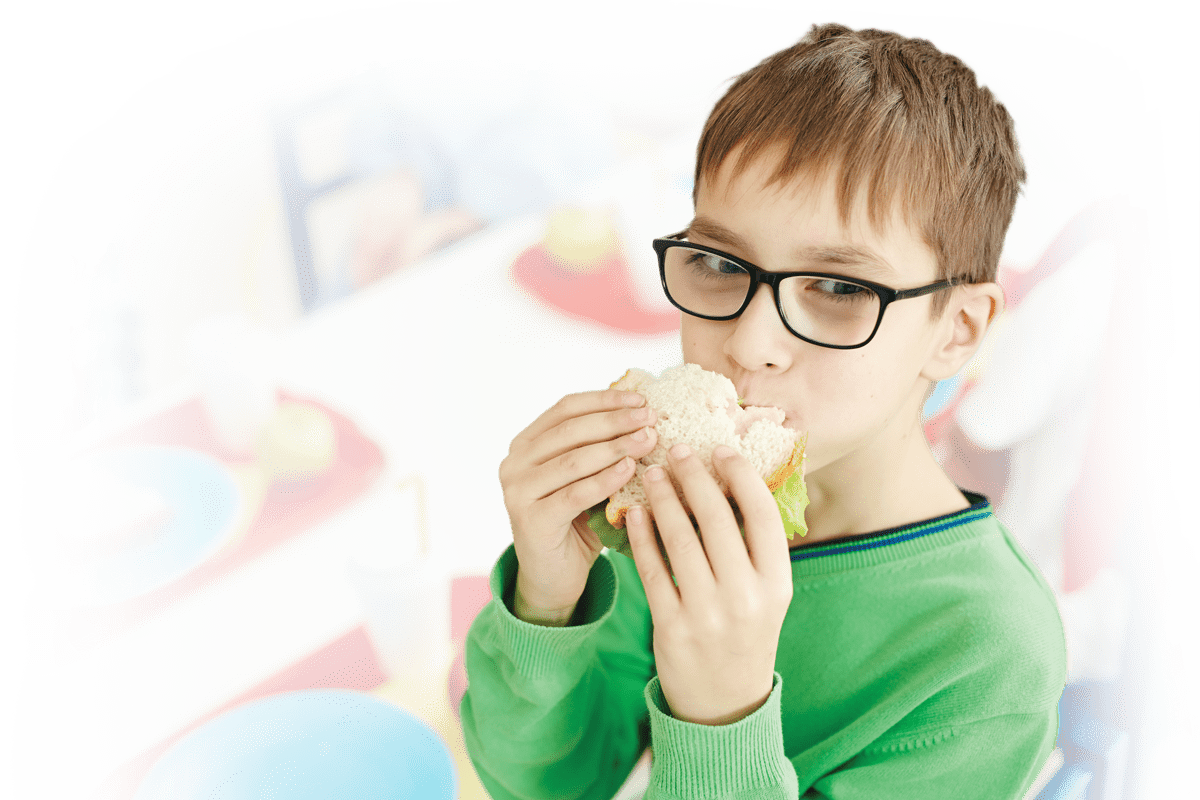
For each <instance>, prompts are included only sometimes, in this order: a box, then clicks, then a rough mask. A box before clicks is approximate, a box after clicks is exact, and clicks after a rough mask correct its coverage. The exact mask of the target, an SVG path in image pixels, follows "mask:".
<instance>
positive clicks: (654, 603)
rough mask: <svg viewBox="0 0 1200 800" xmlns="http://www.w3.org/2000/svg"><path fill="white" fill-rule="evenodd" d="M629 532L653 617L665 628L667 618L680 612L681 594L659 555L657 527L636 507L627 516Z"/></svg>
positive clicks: (661, 556)
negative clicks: (656, 537) (677, 611)
mask: <svg viewBox="0 0 1200 800" xmlns="http://www.w3.org/2000/svg"><path fill="white" fill-rule="evenodd" d="M625 532H626V534H627V535H628V536H629V547H630V549H631V550H633V562H634V564H636V565H637V571H638V576H639V577H640V578H641V579H642V588H643V589H644V590H645V592H646V602H648V603H649V604H650V614H651V616H653V618H654V620H655V624H662V623H663V621H664V620H665V619H666V617H667V615H670V614H672V613H674V612H675V611H676V609H678V608H679V602H680V601H679V590H678V589H677V588H676V587H675V582H674V581H673V580H672V579H671V573H670V570H668V569H667V565H666V563H665V562H664V561H663V555H662V553H661V552H660V551H659V548H658V543H657V541H656V539H655V535H654V525H653V523H652V522H651V521H650V518H649V515H648V514H647V513H646V511H645V509H643V508H642V507H641V506H634V507H633V508H631V509H629V511H628V512H627V513H626V514H625Z"/></svg>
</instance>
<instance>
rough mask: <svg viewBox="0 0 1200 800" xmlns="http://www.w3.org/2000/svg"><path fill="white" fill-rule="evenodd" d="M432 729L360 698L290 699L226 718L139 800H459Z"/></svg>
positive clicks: (177, 750)
mask: <svg viewBox="0 0 1200 800" xmlns="http://www.w3.org/2000/svg"><path fill="white" fill-rule="evenodd" d="M457 796H458V778H457V774H456V772H455V767H454V760H453V758H452V757H451V756H450V752H449V750H447V748H446V746H445V744H444V743H443V742H442V740H441V738H439V737H438V735H437V733H435V732H434V731H433V729H431V728H429V727H428V726H427V725H425V723H423V722H422V721H420V720H418V719H416V718H415V717H413V716H411V715H410V714H408V713H407V712H405V711H404V710H403V709H401V708H399V707H397V706H394V705H391V704H390V703H386V702H384V701H382V700H380V699H378V698H376V697H373V696H371V695H368V694H364V693H362V692H354V691H349V690H333V689H330V690H309V691H300V692H287V693H284V694H278V695H273V696H271V697H267V698H265V699H262V700H258V701H255V702H253V703H249V704H247V705H244V706H239V707H238V708H235V709H232V710H230V711H227V712H226V713H224V714H222V715H220V716H219V717H216V718H215V719H213V720H211V721H209V722H208V723H206V724H204V725H203V726H201V727H200V728H197V729H196V730H195V731H192V732H191V733H189V734H188V735H187V736H185V737H184V738H183V739H181V740H180V741H179V742H178V743H176V744H175V745H174V746H172V747H171V748H170V749H169V750H167V752H165V753H164V754H163V756H162V757H161V758H160V759H159V760H158V761H157V762H156V763H155V764H154V766H153V767H152V768H151V769H150V771H149V773H147V775H146V778H145V780H144V781H143V782H142V785H141V787H140V788H139V789H138V792H137V795H136V796H135V800H201V799H202V798H203V800H262V799H263V798H272V800H330V798H354V800H453V798H455V797H457Z"/></svg>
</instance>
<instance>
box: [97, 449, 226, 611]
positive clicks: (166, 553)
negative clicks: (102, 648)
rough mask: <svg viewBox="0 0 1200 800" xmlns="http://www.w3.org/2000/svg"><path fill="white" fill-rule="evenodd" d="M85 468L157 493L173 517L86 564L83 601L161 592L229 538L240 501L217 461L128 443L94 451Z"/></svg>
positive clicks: (183, 451)
mask: <svg viewBox="0 0 1200 800" xmlns="http://www.w3.org/2000/svg"><path fill="white" fill-rule="evenodd" d="M87 461H88V464H87V467H88V468H89V469H93V470H98V471H103V472H105V473H107V474H109V475H112V476H114V477H117V478H120V479H122V480H124V481H126V482H128V483H129V484H132V485H134V486H139V487H142V488H144V489H147V490H149V491H151V492H154V493H156V494H158V495H159V496H160V497H162V498H163V500H164V501H165V502H166V504H167V505H168V506H170V508H171V510H172V512H173V513H172V516H171V518H170V520H169V521H167V522H166V523H165V524H164V525H163V527H162V529H161V530H159V531H157V532H156V533H155V535H154V536H153V537H150V538H148V539H147V540H146V541H144V542H141V543H139V544H137V545H135V546H132V547H129V548H126V549H123V550H120V551H118V552H115V553H111V554H107V555H105V556H103V557H100V558H96V559H93V560H90V561H89V562H87V564H86V565H85V567H84V572H83V575H82V576H81V578H82V583H83V586H82V587H81V588H82V590H83V591H82V599H83V600H84V601H85V602H93V603H114V602H119V601H122V600H127V599H130V598H133V597H137V596H138V595H142V594H145V593H147V592H150V591H153V590H154V589H158V588H159V587H162V586H165V585H166V584H168V583H170V582H172V581H174V580H176V579H178V578H180V577H182V576H183V575H185V574H187V573H188V572H190V571H191V570H193V569H195V568H196V567H197V566H199V565H200V564H201V563H203V562H204V561H206V560H207V559H208V558H209V557H210V556H212V555H213V554H214V553H215V552H216V551H217V550H219V549H220V547H221V545H222V544H223V543H224V542H225V540H226V539H227V538H228V536H229V535H230V533H231V532H232V529H233V526H234V525H235V524H236V523H237V520H238V516H239V513H240V511H241V506H242V503H243V502H244V498H243V497H242V492H241V491H240V490H239V489H238V486H237V483H236V482H235V481H234V478H233V475H232V474H230V472H229V470H228V469H226V468H225V466H224V465H223V464H222V463H221V462H220V461H217V460H216V459H215V458H212V457H210V456H207V455H205V454H203V453H200V452H198V451H195V450H188V449H185V448H180V447H153V446H140V445H139V446H129V447H116V448H112V449H110V450H102V451H100V452H97V453H94V454H92V455H91V456H89V457H88V459H87Z"/></svg>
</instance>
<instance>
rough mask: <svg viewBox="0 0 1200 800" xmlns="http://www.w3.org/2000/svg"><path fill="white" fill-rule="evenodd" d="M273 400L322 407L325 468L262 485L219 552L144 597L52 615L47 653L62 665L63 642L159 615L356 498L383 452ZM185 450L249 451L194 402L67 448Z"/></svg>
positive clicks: (98, 638) (84, 452) (81, 642)
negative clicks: (329, 439) (285, 486)
mask: <svg viewBox="0 0 1200 800" xmlns="http://www.w3.org/2000/svg"><path fill="white" fill-rule="evenodd" d="M276 398H277V402H280V403H282V402H294V403H304V404H307V405H311V407H313V408H316V409H318V410H320V411H324V413H325V414H326V415H328V416H329V419H330V421H331V422H332V423H334V431H335V437H336V453H337V455H336V459H335V463H334V467H332V468H331V469H330V470H329V471H328V473H325V475H323V476H320V477H318V479H317V480H316V481H313V482H312V483H308V485H306V486H305V488H304V491H301V492H296V491H293V492H287V491H280V489H277V488H270V489H269V491H268V492H266V497H265V498H264V500H263V505H262V509H260V510H259V512H258V515H257V516H256V517H254V519H253V521H252V522H251V523H250V527H248V528H247V530H246V533H245V535H244V536H241V537H240V539H239V540H238V541H235V542H232V543H230V545H229V546H227V547H224V548H222V549H220V551H218V552H217V553H215V554H214V555H211V557H210V558H208V559H206V560H204V561H202V563H200V564H198V565H196V566H194V567H193V569H192V570H190V571H188V572H186V573H184V575H181V576H179V577H178V578H175V579H174V581H172V582H169V583H167V584H164V585H162V587H160V588H157V589H155V590H152V591H149V593H146V594H144V595H138V596H137V597H130V599H128V600H125V601H121V602H118V603H112V604H107V606H76V607H73V608H71V609H70V610H56V612H55V648H54V650H55V658H56V660H59V661H58V663H70V662H72V661H74V660H76V658H77V656H76V654H74V652H71V650H70V649H67V648H65V644H64V642H70V643H71V645H72V646H73V648H74V650H76V651H77V652H78V654H79V656H86V655H88V654H89V652H90V651H91V650H92V648H96V646H98V645H101V644H103V643H106V642H109V640H112V639H113V638H115V637H119V636H122V634H125V633H127V632H130V631H132V630H134V628H137V627H138V626H140V625H143V624H144V622H145V621H148V620H150V619H152V618H154V616H157V615H158V614H161V613H162V612H163V610H166V609H167V608H168V607H169V606H170V604H172V603H175V602H178V601H180V600H182V599H184V597H186V596H188V595H190V594H192V593H193V591H196V590H197V589H199V588H200V587H204V585H206V584H210V583H212V582H215V581H220V579H221V578H224V577H226V576H228V575H229V573H232V572H234V571H236V570H239V569H241V567H244V566H245V565H246V564H248V563H250V561H252V560H253V559H257V558H258V557H260V555H263V554H265V553H266V552H269V551H271V549H274V548H276V547H278V546H280V545H282V543H283V542H287V541H289V540H292V539H294V537H295V536H299V535H301V534H302V533H305V531H306V530H308V529H311V528H313V527H314V525H317V524H318V523H320V522H324V521H325V519H329V518H330V517H332V516H334V515H335V513H337V512H338V511H341V510H342V509H344V507H346V506H348V505H349V504H350V503H353V501H354V500H356V499H358V498H360V497H362V495H364V494H365V493H366V492H367V491H368V489H370V488H371V487H372V486H373V485H374V482H376V481H377V480H378V477H379V475H380V474H382V473H383V464H384V457H383V451H382V450H379V447H378V445H376V444H374V443H373V441H371V439H368V438H367V437H366V435H365V434H364V433H362V432H361V431H359V428H358V426H356V425H355V423H354V422H353V421H350V420H349V419H348V417H346V416H343V415H341V414H338V413H337V411H335V410H334V409H332V408H330V407H329V405H326V404H324V403H322V402H319V401H317V399H313V398H308V397H302V396H300V395H295V393H292V392H286V391H283V390H280V391H278V392H276ZM138 446H152V447H185V449H190V450H194V451H197V452H200V453H204V455H206V456H210V457H212V458H215V459H216V461H218V462H221V463H223V464H228V465H245V464H251V463H253V462H254V456H253V453H250V452H235V451H232V450H229V449H227V447H224V446H222V445H221V444H220V441H218V439H217V437H216V433H215V431H214V428H212V423H211V421H210V420H209V415H208V413H206V411H205V410H204V407H203V404H202V403H200V401H199V399H198V398H197V399H191V401H187V402H186V403H181V404H180V405H176V407H174V408H172V409H168V410H166V411H162V413H158V414H155V415H152V416H149V417H146V419H145V420H142V421H140V422H138V423H136V425H133V426H131V427H128V428H125V429H122V431H118V432H116V433H114V434H112V435H109V437H106V438H103V439H100V440H97V441H95V443H92V444H90V445H88V446H85V447H82V449H80V450H79V452H77V453H74V455H73V456H72V461H74V459H78V458H85V457H88V456H89V455H91V453H95V452H100V451H104V450H125V449H128V447H138Z"/></svg>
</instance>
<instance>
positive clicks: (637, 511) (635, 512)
mask: <svg viewBox="0 0 1200 800" xmlns="http://www.w3.org/2000/svg"><path fill="white" fill-rule="evenodd" d="M645 520H646V512H644V511H642V507H641V506H634V507H633V508H631V509H629V521H630V522H632V523H633V524H634V525H641V524H642V523H643V522H645Z"/></svg>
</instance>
